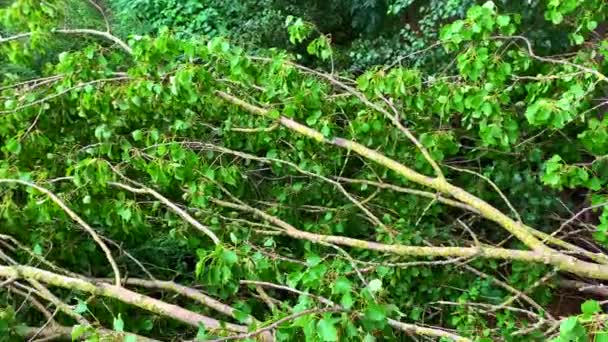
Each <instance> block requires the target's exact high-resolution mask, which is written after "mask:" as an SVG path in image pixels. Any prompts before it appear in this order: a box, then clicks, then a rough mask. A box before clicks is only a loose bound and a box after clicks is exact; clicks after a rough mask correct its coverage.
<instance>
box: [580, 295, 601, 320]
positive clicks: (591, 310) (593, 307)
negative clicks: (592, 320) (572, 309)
mask: <svg viewBox="0 0 608 342" xmlns="http://www.w3.org/2000/svg"><path fill="white" fill-rule="evenodd" d="M581 312H582V313H583V314H584V315H587V316H592V315H594V314H596V313H599V312H602V307H601V306H600V303H599V302H598V301H596V300H592V299H590V300H587V301H585V302H584V303H583V304H581Z"/></svg>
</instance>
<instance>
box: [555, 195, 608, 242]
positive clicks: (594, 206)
mask: <svg viewBox="0 0 608 342" xmlns="http://www.w3.org/2000/svg"><path fill="white" fill-rule="evenodd" d="M607 205H608V202H603V203H599V204H596V205H592V206H589V207H586V208H583V209H581V210H580V211H579V212H578V213H576V214H574V215H573V216H572V217H570V218H569V219H568V220H566V221H565V222H564V223H562V224H561V225H560V226H559V228H557V229H556V230H555V231H554V232H553V233H551V234H550V236H551V237H554V236H556V235H557V234H559V233H560V232H561V231H562V229H564V228H565V227H567V226H568V225H569V224H570V223H572V222H574V221H575V220H576V219H578V218H579V217H580V216H581V215H583V214H584V213H586V212H588V211H589V210H594V209H598V208H601V207H605V206H607Z"/></svg>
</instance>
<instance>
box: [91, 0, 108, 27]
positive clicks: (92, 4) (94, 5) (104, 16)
mask: <svg viewBox="0 0 608 342" xmlns="http://www.w3.org/2000/svg"><path fill="white" fill-rule="evenodd" d="M88 1H89V3H90V4H91V6H93V7H95V9H97V11H98V12H99V14H101V16H102V17H103V21H104V23H105V25H106V32H107V33H110V22H109V21H108V16H107V15H106V11H104V10H103V8H101V6H99V4H98V3H96V2H95V0H88Z"/></svg>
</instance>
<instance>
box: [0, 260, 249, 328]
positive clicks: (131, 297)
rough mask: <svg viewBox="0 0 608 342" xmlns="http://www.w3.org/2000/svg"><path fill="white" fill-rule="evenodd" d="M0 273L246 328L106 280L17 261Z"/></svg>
mask: <svg viewBox="0 0 608 342" xmlns="http://www.w3.org/2000/svg"><path fill="white" fill-rule="evenodd" d="M0 277H3V278H19V279H26V280H36V281H40V282H42V283H46V284H48V285H51V286H56V287H61V288H64V289H70V290H77V291H82V292H86V293H90V294H93V295H97V296H103V297H109V298H114V299H116V300H119V301H121V302H124V303H127V304H131V305H133V306H136V307H139V308H141V309H144V310H147V311H150V312H153V313H155V314H158V315H162V316H166V317H170V318H173V319H175V320H178V321H180V322H182V323H185V324H187V325H190V326H192V327H196V328H198V326H199V324H204V325H205V327H206V328H207V329H210V330H224V329H225V330H228V331H232V332H239V333H243V332H247V327H246V326H244V325H238V324H232V323H226V322H220V321H218V320H216V319H213V318H210V317H207V316H204V315H201V314H199V313H196V312H193V311H190V310H186V309H184V308H182V307H179V306H176V305H173V304H168V303H165V302H163V301H160V300H158V299H155V298H152V297H148V296H145V295H142V294H139V293H137V292H133V291H131V290H127V289H125V288H123V287H119V286H115V285H110V284H106V283H103V282H101V283H94V282H91V281H87V280H83V279H77V278H72V277H67V276H62V275H59V274H56V273H52V272H49V271H45V270H42V269H39V268H35V267H30V266H23V265H16V266H0Z"/></svg>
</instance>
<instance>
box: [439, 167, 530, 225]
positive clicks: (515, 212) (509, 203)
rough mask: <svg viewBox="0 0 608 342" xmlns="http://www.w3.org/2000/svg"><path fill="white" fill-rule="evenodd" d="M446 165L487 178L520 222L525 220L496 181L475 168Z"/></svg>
mask: <svg viewBox="0 0 608 342" xmlns="http://www.w3.org/2000/svg"><path fill="white" fill-rule="evenodd" d="M446 166H447V167H449V168H450V169H453V170H456V171H460V172H466V173H470V174H472V175H475V176H477V177H479V178H481V179H483V180H485V181H486V182H487V183H488V184H490V186H491V187H492V188H493V189H494V191H496V193H497V194H498V196H500V198H502V200H503V201H504V202H505V204H506V205H507V206H508V207H509V209H510V210H511V213H513V216H515V218H516V219H517V221H518V222H523V221H522V220H521V216H519V213H518V212H517V210H515V207H513V205H512V204H511V202H510V201H509V199H508V198H507V196H505V194H504V193H503V192H502V191H501V190H500V188H499V187H498V186H497V185H496V183H494V182H493V181H492V180H491V179H490V178H488V177H486V176H484V175H482V174H481V173H479V172H476V171H473V170H469V169H462V168H459V167H456V166H451V165H446Z"/></svg>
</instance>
